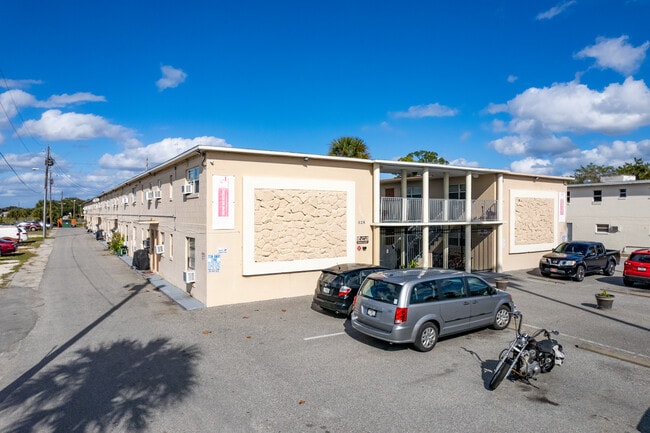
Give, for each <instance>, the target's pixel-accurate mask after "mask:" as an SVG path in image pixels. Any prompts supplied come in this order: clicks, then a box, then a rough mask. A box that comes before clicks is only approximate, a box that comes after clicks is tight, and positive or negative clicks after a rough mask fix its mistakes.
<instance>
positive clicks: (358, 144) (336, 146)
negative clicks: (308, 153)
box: [327, 137, 370, 159]
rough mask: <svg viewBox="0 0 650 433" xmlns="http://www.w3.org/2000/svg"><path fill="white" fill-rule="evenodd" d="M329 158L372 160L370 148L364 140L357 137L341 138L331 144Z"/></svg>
mask: <svg viewBox="0 0 650 433" xmlns="http://www.w3.org/2000/svg"><path fill="white" fill-rule="evenodd" d="M327 154H328V155H329V156H343V157H346V158H360V159H370V153H369V152H368V147H367V146H366V143H364V142H363V140H362V139H360V138H357V137H341V138H337V139H336V140H333V141H332V143H330V150H329V152H328V153H327Z"/></svg>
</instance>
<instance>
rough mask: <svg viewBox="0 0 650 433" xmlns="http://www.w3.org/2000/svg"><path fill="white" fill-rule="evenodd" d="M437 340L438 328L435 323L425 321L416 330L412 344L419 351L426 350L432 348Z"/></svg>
mask: <svg viewBox="0 0 650 433" xmlns="http://www.w3.org/2000/svg"><path fill="white" fill-rule="evenodd" d="M437 342H438V328H437V327H436V325H435V324H433V323H431V322H427V323H425V324H424V325H422V327H421V328H420V330H419V331H418V335H417V337H416V338H415V342H414V343H413V345H414V346H415V348H416V349H417V350H419V351H420V352H428V351H430V350H431V349H433V348H434V346H435V345H436V343H437Z"/></svg>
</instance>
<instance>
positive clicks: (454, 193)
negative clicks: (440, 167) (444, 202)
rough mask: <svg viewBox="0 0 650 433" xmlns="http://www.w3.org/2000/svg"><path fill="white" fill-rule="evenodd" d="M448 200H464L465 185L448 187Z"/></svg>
mask: <svg viewBox="0 0 650 433" xmlns="http://www.w3.org/2000/svg"><path fill="white" fill-rule="evenodd" d="M449 199H450V200H464V199H465V184H464V183H461V184H458V185H449Z"/></svg>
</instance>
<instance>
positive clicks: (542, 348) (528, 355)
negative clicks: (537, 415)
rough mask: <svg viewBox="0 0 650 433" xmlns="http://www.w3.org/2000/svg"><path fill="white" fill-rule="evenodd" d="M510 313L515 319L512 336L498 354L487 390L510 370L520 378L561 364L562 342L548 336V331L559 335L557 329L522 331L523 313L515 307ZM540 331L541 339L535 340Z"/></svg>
mask: <svg viewBox="0 0 650 433" xmlns="http://www.w3.org/2000/svg"><path fill="white" fill-rule="evenodd" d="M510 314H511V315H512V317H513V318H514V319H515V322H518V323H517V330H516V334H515V339H514V341H513V342H512V343H510V346H509V347H508V348H507V349H504V350H503V351H502V352H501V354H500V355H499V363H498V364H497V366H496V368H495V369H494V374H493V375H492V379H490V384H489V386H488V388H489V389H490V391H494V390H495V389H497V387H498V386H499V385H500V384H501V382H502V381H503V379H504V378H506V377H508V375H509V374H510V373H511V372H512V373H514V374H515V375H517V376H518V377H520V378H522V379H524V380H530V379H534V378H535V376H537V375H538V374H539V373H548V372H549V371H551V370H552V369H553V367H555V366H556V365H562V364H563V363H564V352H562V345H561V344H560V343H558V342H557V340H555V339H552V338H551V334H553V335H559V334H560V333H559V332H558V331H556V330H552V331H548V330H546V329H540V330H539V331H537V332H535V333H534V334H533V335H528V334H525V333H522V332H521V325H522V323H523V314H521V312H520V311H516V310H515V311H514V312H512V313H510ZM540 334H544V337H545V339H544V340H541V341H537V340H535V338H536V337H537V336H539V335H540Z"/></svg>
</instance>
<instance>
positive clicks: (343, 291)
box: [339, 286, 352, 298]
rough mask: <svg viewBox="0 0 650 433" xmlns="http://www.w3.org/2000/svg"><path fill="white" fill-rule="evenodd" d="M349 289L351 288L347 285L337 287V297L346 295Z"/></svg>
mask: <svg viewBox="0 0 650 433" xmlns="http://www.w3.org/2000/svg"><path fill="white" fill-rule="evenodd" d="M351 291H352V289H351V288H349V287H348V286H341V288H340V289H339V298H342V297H344V296H347V295H348V294H349V293H350V292H351Z"/></svg>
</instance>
